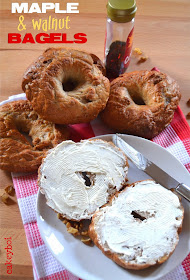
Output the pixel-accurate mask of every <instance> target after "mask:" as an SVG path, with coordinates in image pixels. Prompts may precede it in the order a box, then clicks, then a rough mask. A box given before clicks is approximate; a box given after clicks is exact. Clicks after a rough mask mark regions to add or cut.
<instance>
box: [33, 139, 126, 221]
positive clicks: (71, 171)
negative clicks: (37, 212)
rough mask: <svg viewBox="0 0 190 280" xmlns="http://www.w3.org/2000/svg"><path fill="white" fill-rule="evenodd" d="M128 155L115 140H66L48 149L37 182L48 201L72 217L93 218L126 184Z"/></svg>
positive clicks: (58, 210) (77, 219)
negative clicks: (113, 142)
mask: <svg viewBox="0 0 190 280" xmlns="http://www.w3.org/2000/svg"><path fill="white" fill-rule="evenodd" d="M127 171H128V163H127V158H126V156H125V155H124V154H123V152H122V151H121V150H119V149H118V148H117V147H116V146H114V144H112V143H109V142H106V141H103V140H100V139H96V140H84V141H81V142H78V143H75V142H73V141H64V142H62V143H61V144H59V145H57V146H56V147H55V148H54V149H52V150H51V151H49V152H48V154H47V156H46V158H44V160H43V162H42V165H41V166H40V168H39V179H38V184H39V187H40V191H41V193H43V194H45V197H46V200H47V205H48V206H50V207H51V208H52V209H53V210H55V211H56V212H58V213H60V214H61V215H62V217H65V218H67V219H69V220H75V221H80V220H82V219H90V218H91V217H92V215H93V213H94V212H95V211H96V210H97V208H98V207H100V206H102V205H103V204H105V203H107V202H108V199H109V197H110V196H112V195H113V194H114V193H115V192H116V191H118V190H120V189H121V188H122V187H123V184H124V183H125V181H126V176H127Z"/></svg>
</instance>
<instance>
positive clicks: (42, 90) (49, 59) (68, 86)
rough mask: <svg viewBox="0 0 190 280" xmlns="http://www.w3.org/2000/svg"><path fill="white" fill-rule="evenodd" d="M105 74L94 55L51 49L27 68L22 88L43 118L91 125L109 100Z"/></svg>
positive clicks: (107, 82)
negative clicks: (89, 123)
mask: <svg viewBox="0 0 190 280" xmlns="http://www.w3.org/2000/svg"><path fill="white" fill-rule="evenodd" d="M104 71H105V68H104V66H103V64H102V62H101V61H100V59H99V58H98V57H97V56H95V55H93V54H88V53H85V52H82V51H77V50H72V49H65V48H51V49H48V50H46V51H45V52H44V53H43V55H42V56H40V57H39V58H38V59H37V61H36V62H35V63H33V64H32V65H31V66H30V67H29V68H28V69H27V71H26V72H25V74H24V77H23V82H22V88H23V90H24V91H25V93H26V96H27V98H28V99H29V100H30V101H31V103H32V106H33V108H34V110H35V111H36V112H37V113H38V114H39V115H40V116H41V117H42V118H43V119H45V120H48V121H51V122H54V123H58V124H75V123H83V122H90V121H91V120H93V119H94V118H96V116H97V115H98V114H99V112H100V111H102V110H103V109H104V107H105V106H106V102H107V100H108V97H109V89H110V84H109V80H108V79H107V78H106V77H105V76H104V75H103V74H102V72H104Z"/></svg>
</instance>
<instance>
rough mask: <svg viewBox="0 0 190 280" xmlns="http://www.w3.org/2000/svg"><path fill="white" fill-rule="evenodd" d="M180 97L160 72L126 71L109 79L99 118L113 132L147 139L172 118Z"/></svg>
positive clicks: (173, 84)
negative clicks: (106, 94) (108, 94)
mask: <svg viewBox="0 0 190 280" xmlns="http://www.w3.org/2000/svg"><path fill="white" fill-rule="evenodd" d="M180 98H181V94H180V91H179V86H178V85H177V83H176V82H175V81H174V80H173V79H172V78H170V77H169V76H168V75H166V74H164V73H161V72H157V71H145V70H142V71H134V72H131V73H126V74H123V75H121V76H119V77H118V78H116V79H115V80H113V81H112V83H111V89H110V97H109V100H108V103H107V106H106V108H105V110H104V111H103V112H102V113H101V118H102V120H103V122H104V123H105V124H106V125H108V126H109V127H111V128H113V129H115V130H116V131H117V132H124V133H128V134H132V135H137V136H141V137H144V138H148V139H151V138H153V137H154V136H156V135H158V134H159V133H160V132H161V131H162V130H163V129H164V128H165V127H166V126H167V125H168V124H169V123H170V122H171V121H172V118H173V116H174V112H175V109H176V108H177V106H178V104H179V100H180Z"/></svg>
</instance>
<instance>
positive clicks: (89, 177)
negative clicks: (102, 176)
mask: <svg viewBox="0 0 190 280" xmlns="http://www.w3.org/2000/svg"><path fill="white" fill-rule="evenodd" d="M76 174H77V175H78V176H79V177H80V178H82V179H83V180H84V183H85V185H86V187H92V186H93V185H94V183H95V177H96V174H94V173H91V172H86V171H84V172H76Z"/></svg>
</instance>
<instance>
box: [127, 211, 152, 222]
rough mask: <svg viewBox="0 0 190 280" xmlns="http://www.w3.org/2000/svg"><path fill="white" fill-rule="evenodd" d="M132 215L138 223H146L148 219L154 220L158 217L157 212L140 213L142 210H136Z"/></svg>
mask: <svg viewBox="0 0 190 280" xmlns="http://www.w3.org/2000/svg"><path fill="white" fill-rule="evenodd" d="M131 215H132V216H133V218H134V219H135V220H137V221H144V220H146V219H149V218H154V217H155V215H156V211H150V212H149V211H140V210H136V211H132V212H131Z"/></svg>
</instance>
